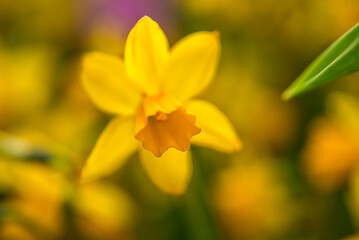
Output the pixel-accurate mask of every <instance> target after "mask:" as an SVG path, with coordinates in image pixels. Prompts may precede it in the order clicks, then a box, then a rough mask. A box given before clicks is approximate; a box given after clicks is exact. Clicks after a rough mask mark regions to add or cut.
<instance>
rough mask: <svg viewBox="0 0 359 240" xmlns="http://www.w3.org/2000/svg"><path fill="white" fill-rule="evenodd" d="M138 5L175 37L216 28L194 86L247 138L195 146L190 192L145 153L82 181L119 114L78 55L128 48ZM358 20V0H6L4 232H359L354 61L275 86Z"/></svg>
mask: <svg viewBox="0 0 359 240" xmlns="http://www.w3.org/2000/svg"><path fill="white" fill-rule="evenodd" d="M144 15H148V16H150V17H151V18H153V19H154V20H155V21H156V22H158V23H159V25H160V26H161V27H162V28H163V30H164V32H165V33H166V34H167V36H168V38H169V41H170V44H171V45H173V44H174V43H175V42H177V41H178V40H179V39H181V38H182V37H184V36H185V35H187V34H189V33H192V32H195V31H201V30H208V31H212V30H217V31H219V32H220V35H221V44H222V49H223V51H222V57H221V62H220V66H219V70H218V73H217V76H216V77H215V79H214V81H213V83H212V84H211V85H210V87H208V88H207V89H206V91H205V92H204V93H202V95H201V96H200V97H202V98H204V99H207V100H210V101H211V102H213V103H215V104H216V105H217V106H218V107H219V108H220V109H221V110H222V111H223V112H224V113H225V114H226V115H227V116H228V117H229V119H230V120H231V121H232V123H233V124H234V126H235V128H236V130H237V132H238V134H239V136H240V138H241V139H242V141H243V144H244V147H243V149H242V151H241V152H238V153H235V154H232V155H226V154H221V153H218V152H215V151H213V150H209V149H204V148H200V147H193V148H192V149H193V167H194V175H193V177H192V179H191V181H190V184H189V187H188V190H187V192H186V194H184V195H183V196H180V197H172V196H168V195H165V194H164V193H162V192H161V191H160V190H158V189H157V188H156V187H154V186H153V185H152V183H151V182H150V181H149V179H148V178H147V177H146V175H145V173H144V171H143V169H142V168H141V167H140V163H139V160H138V156H137V155H134V156H133V157H132V158H131V159H130V160H129V161H128V162H127V163H126V164H125V166H124V167H122V168H121V169H120V170H118V171H117V172H116V174H114V175H112V176H110V177H107V178H105V179H103V180H100V181H97V182H94V183H89V184H86V185H79V184H77V181H76V179H77V178H78V175H79V173H80V171H81V167H82V166H83V163H84V161H85V160H86V158H87V156H88V154H89V153H90V151H91V150H92V147H93V146H94V144H95V142H96V139H97V138H98V136H99V135H100V133H101V131H102V129H104V127H105V126H106V124H107V122H108V121H109V119H110V118H111V116H109V115H105V114H103V113H101V112H100V111H99V110H97V109H96V108H95V107H94V106H93V104H92V103H91V102H90V100H89V99H88V97H87V96H86V94H85V93H84V91H83V89H82V87H81V85H80V84H79V73H80V71H81V66H80V58H81V55H82V54H83V53H85V52H88V51H94V50H96V51H103V52H106V53H111V54H115V55H118V56H122V55H123V49H124V43H125V40H126V37H127V34H128V32H129V31H130V29H131V28H132V27H133V26H134V24H135V23H136V22H137V20H138V19H140V18H141V17H142V16H144ZM358 21H359V2H358V1H356V0H341V1H337V0H317V1H312V0H168V1H161V0H51V1H48V0H27V1H21V0H1V1H0V239H5V240H18V239H19V240H28V239H31V240H34V239H40V240H42V239H46V240H47V239H51V240H52V239H80V240H81V239H86V240H87V239H89V240H97V239H105V240H106V239H110V240H112V239H146V240H152V239H156V240H165V239H171V240H172V239H181V240H183V239H196V240H197V239H199V240H202V239H203V240H211V239H234V240H267V239H268V240H288V239H291V240H321V239H323V240H332V239H333V240H337V239H347V237H348V239H359V237H357V238H355V235H356V233H357V231H359V166H358V161H359V124H358V123H359V96H358V94H359V83H358V78H359V74H352V75H351V76H349V77H346V78H344V79H342V80H340V81H337V82H335V83H332V84H329V85H326V86H324V87H321V88H320V89H317V90H315V91H312V92H310V93H307V94H305V95H303V96H300V97H297V98H296V99H293V100H291V101H289V102H283V101H282V100H281V98H280V94H281V92H282V91H283V90H284V89H285V88H286V87H287V86H288V85H289V84H290V83H291V82H292V81H293V80H294V79H295V78H296V77H297V76H298V75H299V74H300V73H301V72H302V71H303V70H304V68H305V67H306V66H307V65H308V64H309V63H310V62H311V61H312V60H314V58H315V57H316V56H317V55H319V54H320V53H321V52H322V51H323V50H324V49H325V48H326V47H328V46H329V45H330V43H331V42H333V41H334V40H335V39H336V38H338V37H339V36H340V35H341V34H343V33H344V32H346V31H347V30H348V29H350V28H351V27H352V26H354V25H355V24H356V23H357V22H358ZM358 59H359V56H358ZM189 74H190V73H189Z"/></svg>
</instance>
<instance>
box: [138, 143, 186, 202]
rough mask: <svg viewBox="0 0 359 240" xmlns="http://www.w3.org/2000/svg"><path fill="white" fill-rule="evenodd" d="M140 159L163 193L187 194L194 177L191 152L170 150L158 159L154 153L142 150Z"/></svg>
mask: <svg viewBox="0 0 359 240" xmlns="http://www.w3.org/2000/svg"><path fill="white" fill-rule="evenodd" d="M140 159H141V163H142V165H143V167H144V168H145V170H146V172H147V175H148V176H149V178H150V179H151V180H152V182H153V183H154V184H155V185H156V186H157V187H159V188H160V189H161V190H162V191H164V192H165V193H168V194H172V195H180V194H183V193H184V192H185V190H186V189H187V185H188V182H189V180H190V178H191V176H192V162H191V154H190V151H185V152H181V151H178V150H177V149H173V148H170V149H168V150H167V151H166V152H165V153H164V154H163V155H162V157H159V158H158V157H155V156H154V155H153V153H152V152H150V151H147V150H145V149H141V151H140Z"/></svg>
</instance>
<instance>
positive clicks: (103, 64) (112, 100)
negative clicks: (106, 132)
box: [81, 52, 141, 115]
mask: <svg viewBox="0 0 359 240" xmlns="http://www.w3.org/2000/svg"><path fill="white" fill-rule="evenodd" d="M81 77H82V83H83V86H84V88H85V90H86V92H87V94H88V95H89V96H90V98H91V100H92V101H93V102H94V103H95V104H96V105H97V106H98V107H99V108H100V109H102V110H104V111H106V112H110V113H115V114H123V115H130V114H133V113H134V112H135V111H136V109H137V106H138V104H139V103H140V100H141V93H140V91H139V90H138V89H136V88H135V87H134V85H133V83H131V81H130V80H129V78H128V77H127V74H126V70H125V66H124V64H123V62H122V60H121V59H120V58H118V57H116V56H112V55H109V54H104V53H99V52H93V53H88V54H86V55H85V57H84V58H83V71H82V76H81Z"/></svg>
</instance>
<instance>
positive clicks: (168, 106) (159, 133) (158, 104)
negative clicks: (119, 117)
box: [135, 94, 201, 157]
mask: <svg viewBox="0 0 359 240" xmlns="http://www.w3.org/2000/svg"><path fill="white" fill-rule="evenodd" d="M200 132H201V128H200V127H198V126H197V125H196V116H194V115H192V114H190V113H188V112H187V111H186V109H185V107H184V106H183V105H182V103H180V102H179V101H178V100H177V99H175V98H174V97H172V96H170V95H167V94H160V95H157V96H151V97H144V98H143V100H142V104H141V106H140V108H139V110H138V112H137V115H136V126H135V137H136V138H137V139H138V140H140V141H141V142H142V145H143V147H144V148H145V149H147V150H149V151H151V152H152V153H153V154H154V155H155V156H156V157H160V156H162V154H163V153H164V152H165V151H166V150H167V149H169V148H176V149H178V150H180V151H186V150H188V149H189V148H190V145H191V138H192V137H193V136H194V135H196V134H198V133H200Z"/></svg>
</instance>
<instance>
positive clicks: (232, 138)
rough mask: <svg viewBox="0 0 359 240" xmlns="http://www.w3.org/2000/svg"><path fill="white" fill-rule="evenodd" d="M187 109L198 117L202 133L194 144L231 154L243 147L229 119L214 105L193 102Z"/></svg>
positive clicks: (195, 137) (201, 101) (204, 102)
mask: <svg viewBox="0 0 359 240" xmlns="http://www.w3.org/2000/svg"><path fill="white" fill-rule="evenodd" d="M186 108H187V109H188V110H189V111H191V112H192V113H194V115H195V116H196V117H197V123H198V125H199V126H200V127H201V128H202V132H201V133H200V134H198V135H196V136H194V137H193V138H192V142H193V143H194V144H198V145H201V146H206V147H210V148H213V149H215V150H217V151H221V152H226V153H230V152H233V151H238V150H239V149H240V148H241V147H242V143H241V141H240V140H239V138H238V136H237V134H236V131H235V130H234V127H233V126H232V124H231V123H230V121H229V120H228V118H227V117H226V116H225V115H224V114H223V113H222V112H221V111H220V110H219V109H218V108H217V107H216V106H214V105H213V104H211V103H209V102H206V101H203V100H192V101H189V102H188V103H187V104H186Z"/></svg>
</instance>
